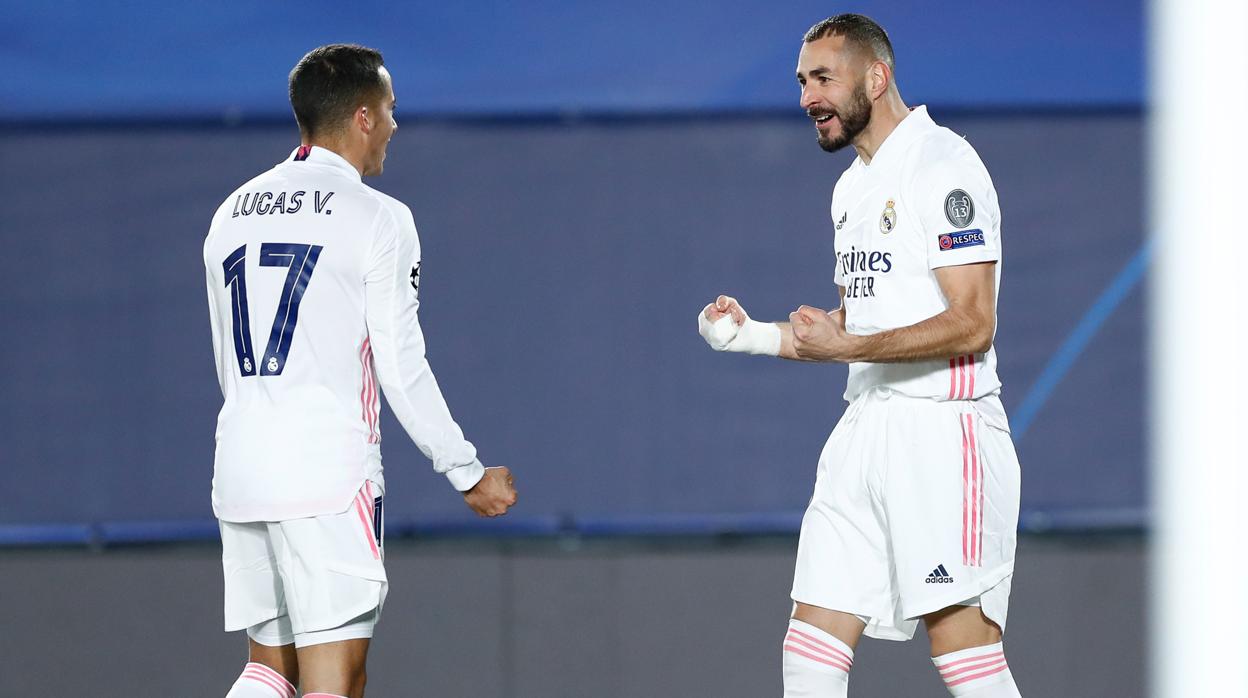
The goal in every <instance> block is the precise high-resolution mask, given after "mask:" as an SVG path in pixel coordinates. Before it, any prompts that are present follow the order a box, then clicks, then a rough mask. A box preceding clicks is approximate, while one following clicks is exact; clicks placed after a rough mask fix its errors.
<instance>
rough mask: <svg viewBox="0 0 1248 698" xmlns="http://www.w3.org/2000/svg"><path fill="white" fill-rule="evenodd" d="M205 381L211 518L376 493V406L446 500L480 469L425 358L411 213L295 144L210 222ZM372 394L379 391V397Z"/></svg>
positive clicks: (258, 517)
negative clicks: (210, 369) (209, 390)
mask: <svg viewBox="0 0 1248 698" xmlns="http://www.w3.org/2000/svg"><path fill="white" fill-rule="evenodd" d="M204 266H205V269H206V271H207V278H208V307H209V312H210V315H211V320H212V345H213V351H214V353H215V355H216V362H217V377H218V379H219V380H220V383H221V392H222V394H223V395H224V397H225V404H224V406H223V407H222V408H221V412H220V414H219V416H218V418H217V432H216V441H217V448H216V459H215V465H214V472H213V478H212V505H213V511H214V512H215V513H216V515H217V517H218V518H220V519H222V520H224V521H234V522H247V521H282V520H287V519H295V518H303V517H308V516H319V515H322V514H331V513H337V512H341V511H345V510H346V509H347V507H348V506H349V505H350V503H351V500H352V498H353V497H354V496H355V494H356V492H357V491H359V488H360V486H361V485H362V483H363V481H364V480H365V479H371V480H375V481H378V482H382V468H381V447H380V442H381V433H380V424H379V410H380V407H381V402H380V393H381V392H383V391H384V392H385V394H386V400H387V402H388V403H389V404H390V407H391V409H392V410H393V411H394V413H395V416H396V417H398V419H399V422H400V423H401V424H402V425H403V427H404V429H405V430H406V431H407V433H408V434H409V435H410V436H411V438H412V440H413V441H415V442H416V445H417V446H418V447H419V448H420V450H421V451H422V452H423V453H424V454H425V455H426V456H428V457H429V458H430V459H431V460H432V461H433V467H434V469H435V470H437V471H438V472H441V473H445V474H446V475H447V477H448V478H449V479H450V481H451V484H452V485H453V486H454V487H455V488H456V489H458V490H460V491H465V490H468V489H471V488H472V486H473V485H475V484H476V483H477V481H478V480H480V479H481V476H482V474H483V473H484V468H483V466H482V465H481V462H480V461H479V460H477V454H476V449H475V448H474V447H473V445H472V444H471V443H469V442H468V441H467V440H465V439H464V435H463V432H462V431H461V430H460V428H459V425H458V424H456V423H455V420H454V419H452V418H451V414H450V411H449V410H448V409H447V406H446V401H445V400H444V399H443V397H442V392H441V390H440V389H439V388H438V383H437V381H436V380H435V379H434V376H433V372H432V371H431V370H430V368H429V363H428V361H427V360H426V359H425V340H424V336H423V334H422V333H421V329H420V324H419V322H418V321H417V317H416V311H417V308H418V307H419V301H418V299H417V292H418V289H419V282H420V241H419V239H418V238H417V235H416V226H415V223H414V222H413V220H412V213H411V211H410V210H409V209H408V208H407V206H405V205H403V204H402V203H401V202H399V201H397V200H395V199H393V198H391V197H389V196H386V195H385V194H382V193H381V192H378V191H375V190H373V189H372V188H370V187H368V186H366V185H364V184H363V182H361V180H360V174H359V172H358V171H357V170H356V169H355V168H354V167H353V166H352V165H351V164H350V163H348V162H347V161H346V160H345V159H343V158H342V157H341V156H339V155H338V154H336V153H334V152H332V151H329V150H326V149H324V148H321V147H312V146H301V147H299V148H298V149H296V150H295V151H294V152H293V153H292V154H291V156H290V158H289V159H287V160H286V161H285V162H282V163H280V164H278V165H277V166H276V167H274V168H273V169H271V170H269V171H268V172H265V173H264V174H262V175H260V176H258V177H256V178H255V179H253V180H251V181H250V182H247V183H246V184H244V185H243V186H242V187H240V188H239V189H238V190H237V191H235V192H234V193H233V194H231V195H230V197H229V198H228V199H226V201H225V202H224V203H223V204H221V206H220V208H218V209H217V212H216V215H214V216H213V219H212V226H211V228H210V229H209V231H208V237H207V239H206V240H205V241H204ZM379 386H380V390H379Z"/></svg>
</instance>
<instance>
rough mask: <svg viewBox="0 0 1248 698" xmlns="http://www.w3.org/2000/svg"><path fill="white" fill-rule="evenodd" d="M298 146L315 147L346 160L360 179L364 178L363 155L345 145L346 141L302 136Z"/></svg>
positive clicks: (334, 138) (347, 144) (326, 137)
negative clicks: (358, 174)
mask: <svg viewBox="0 0 1248 698" xmlns="http://www.w3.org/2000/svg"><path fill="white" fill-rule="evenodd" d="M300 145H311V146H316V147H317V148H324V149H325V150H328V151H330V152H332V153H335V154H337V155H338V156H340V157H341V158H342V159H343V160H346V161H347V162H349V163H351V166H352V167H354V168H355V170H356V171H357V172H359V173H360V176H361V177H363V176H364V157H363V153H362V152H361V151H360V150H358V149H356V148H352V147H351V145H350V144H349V143H347V142H346V139H344V138H341V137H331V136H312V137H309V136H306V135H305V136H303V138H302V141H301V142H300Z"/></svg>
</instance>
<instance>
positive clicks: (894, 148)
mask: <svg viewBox="0 0 1248 698" xmlns="http://www.w3.org/2000/svg"><path fill="white" fill-rule="evenodd" d="M935 125H936V122H934V121H932V117H930V116H928V115H927V106H926V105H921V106H917V107H915V108H913V109H911V110H910V113H909V114H906V118H904V119H902V120H901V123H899V124H897V126H896V127H895V128H893V132H892V133H890V134H888V137H887V138H885V139H884V142H883V143H881V144H880V147H879V148H878V149H877V150H876V151H875V157H873V158H871V164H870V165H866V163H863V164H864V165H866V167H868V168H870V169H875V168H876V167H879V166H880V165H885V166H887V164H888V163H889V162H891V161H892V159H893V158H894V157H897V156H899V155H901V154H902V153H904V152H906V149H907V147H909V145H910V144H911V143H913V142H914V141H916V140H918V138H919V136H921V135H923V132H924V131H926V130H928V129H929V128H931V127H933V126H935ZM861 159H862V158H859V160H861Z"/></svg>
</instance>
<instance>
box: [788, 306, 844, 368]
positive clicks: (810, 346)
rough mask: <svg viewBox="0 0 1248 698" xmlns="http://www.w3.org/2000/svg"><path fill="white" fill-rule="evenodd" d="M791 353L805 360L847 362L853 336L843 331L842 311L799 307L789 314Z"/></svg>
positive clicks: (839, 309)
mask: <svg viewBox="0 0 1248 698" xmlns="http://www.w3.org/2000/svg"><path fill="white" fill-rule="evenodd" d="M789 325H790V326H791V327H792V328H793V351H794V352H795V353H796V354H797V356H798V358H802V359H806V360H807V361H842V362H845V361H850V360H851V359H850V356H851V354H852V349H853V344H854V341H855V339H856V338H855V337H854V336H853V335H851V334H849V333H848V332H847V331H846V330H845V311H844V309H841V308H838V309H836V310H834V311H832V312H828V311H826V310H820V309H819V308H812V307H810V306H808V305H803V306H801V307H800V308H798V309H797V310H795V311H793V312H792V313H790V314H789Z"/></svg>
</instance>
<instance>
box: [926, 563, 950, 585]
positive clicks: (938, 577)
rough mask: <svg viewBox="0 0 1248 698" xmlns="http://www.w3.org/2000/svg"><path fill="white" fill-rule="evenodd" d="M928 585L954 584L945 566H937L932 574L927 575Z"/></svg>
mask: <svg viewBox="0 0 1248 698" xmlns="http://www.w3.org/2000/svg"><path fill="white" fill-rule="evenodd" d="M927 583H928V584H953V577H952V576H950V575H949V573H948V572H946V571H945V566H944V565H937V566H936V569H934V570H932V573H931V574H929V575H927Z"/></svg>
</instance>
